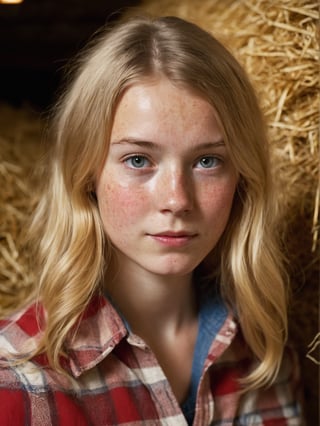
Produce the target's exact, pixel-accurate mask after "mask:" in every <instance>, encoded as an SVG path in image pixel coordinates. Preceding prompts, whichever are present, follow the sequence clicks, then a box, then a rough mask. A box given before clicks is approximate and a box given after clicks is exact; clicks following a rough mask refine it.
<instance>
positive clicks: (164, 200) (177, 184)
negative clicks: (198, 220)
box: [156, 169, 194, 215]
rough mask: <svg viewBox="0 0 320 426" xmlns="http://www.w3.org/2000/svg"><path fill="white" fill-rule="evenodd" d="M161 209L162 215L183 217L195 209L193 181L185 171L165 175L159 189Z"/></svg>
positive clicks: (172, 171) (174, 171) (158, 196)
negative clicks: (170, 214) (169, 214)
mask: <svg viewBox="0 0 320 426" xmlns="http://www.w3.org/2000/svg"><path fill="white" fill-rule="evenodd" d="M157 192H158V195H156V196H157V198H158V202H159V208H160V210H161V212H162V213H172V214H174V215H181V214H182V215H183V214H187V213H189V212H190V211H191V210H192V209H193V204H194V195H193V184H192V179H191V178H190V176H188V173H186V172H184V171H183V170H177V169H174V170H170V171H167V172H165V173H164V174H163V176H162V178H161V179H160V181H159V184H158V188H157Z"/></svg>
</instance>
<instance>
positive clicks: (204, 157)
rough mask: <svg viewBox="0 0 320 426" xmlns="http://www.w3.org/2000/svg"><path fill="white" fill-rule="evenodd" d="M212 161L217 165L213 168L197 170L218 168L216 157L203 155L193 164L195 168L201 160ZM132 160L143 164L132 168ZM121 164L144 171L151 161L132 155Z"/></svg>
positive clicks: (141, 156) (142, 156)
mask: <svg viewBox="0 0 320 426" xmlns="http://www.w3.org/2000/svg"><path fill="white" fill-rule="evenodd" d="M208 159H209V160H212V161H213V162H217V164H216V165H214V166H212V165H211V166H210V167H199V168H201V169H204V170H206V169H207V170H212V169H215V168H216V167H218V166H219V165H220V164H221V163H222V159H221V158H219V157H217V156H216V155H204V156H202V157H200V158H199V159H198V160H197V161H196V162H195V166H196V165H197V164H199V163H201V161H203V160H208ZM134 160H138V161H141V160H143V164H142V166H141V167H139V166H134V165H133V164H132V162H133V161H134ZM123 162H124V163H125V164H126V165H127V166H128V167H129V168H131V169H137V170H139V169H145V168H146V167H150V166H151V164H152V163H151V161H150V160H149V159H148V158H147V157H146V156H145V155H142V154H134V155H130V156H129V157H127V158H125V159H124V160H123ZM146 163H147V165H146Z"/></svg>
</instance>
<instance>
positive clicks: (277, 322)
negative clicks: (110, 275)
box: [30, 17, 287, 387]
mask: <svg viewBox="0 0 320 426" xmlns="http://www.w3.org/2000/svg"><path fill="white" fill-rule="evenodd" d="M74 69H75V72H74V73H73V75H72V80H71V81H72V82H71V84H70V85H69V87H68V89H67V90H66V91H65V93H64V94H63V95H62V96H61V99H60V101H59V103H58V104H57V106H56V110H55V117H54V120H53V133H52V135H53V144H52V147H51V149H50V154H49V160H50V161H49V165H48V167H47V168H46V169H45V170H44V178H43V179H44V180H47V181H46V184H45V185H44V186H45V187H44V190H43V192H42V195H41V198H40V202H39V205H38V207H37V210H36V212H35V215H34V219H33V223H32V226H31V229H30V235H31V242H32V244H33V245H34V246H35V247H36V248H37V251H36V257H37V259H38V271H39V287H38V289H37V291H38V295H37V298H38V300H39V301H41V303H42V304H43V306H44V308H45V310H46V312H47V322H46V326H45V328H44V332H43V337H42V340H41V341H40V342H39V346H38V349H37V353H39V352H43V351H45V352H46V353H47V355H48V359H49V362H50V364H51V365H52V367H53V368H55V369H58V370H60V371H61V366H60V364H59V356H60V355H61V354H62V353H63V348H64V342H65V339H66V336H67V335H68V333H70V332H73V328H74V326H75V325H76V323H77V321H78V320H79V318H80V317H81V314H82V313H83V311H84V309H85V307H86V306H87V304H88V303H89V301H90V299H91V297H92V295H93V294H94V293H95V292H96V291H99V290H100V291H101V289H102V283H103V280H104V277H105V275H106V274H107V272H108V263H109V259H110V257H111V255H112V251H111V246H110V244H109V242H108V237H107V236H105V235H104V232H103V227H102V223H101V220H100V216H99V212H98V208H97V203H96V200H95V197H94V182H95V179H96V176H97V173H98V171H99V170H100V169H101V167H102V164H103V163H104V161H105V158H106V155H107V153H108V140H109V135H110V130H111V125H112V120H113V114H114V111H115V108H116V106H117V102H118V100H119V97H120V96H121V94H122V93H123V92H124V90H125V89H126V88H127V87H129V86H130V85H132V84H133V83H135V82H139V81H140V82H141V81H143V79H145V78H146V77H150V76H153V77H154V76H157V75H162V76H165V77H166V78H168V79H169V80H170V81H172V82H173V83H175V84H180V85H183V86H186V87H189V88H191V89H192V90H196V91H197V92H198V93H199V94H200V95H201V96H203V98H204V99H206V100H207V101H208V102H210V103H211V104H212V105H213V106H214V108H215V109H216V111H217V113H218V115H219V118H220V121H221V125H222V127H223V131H224V140H225V143H226V145H227V147H228V149H229V152H230V155H231V157H232V161H233V163H234V165H235V167H236V168H237V170H238V172H239V176H240V179H239V185H238V189H237V194H236V196H235V200H234V205H233V211H232V214H231V217H230V221H229V223H228V226H227V228H226V230H225V233H224V235H223V237H222V239H221V241H220V242H219V244H218V245H217V247H215V248H214V250H213V255H214V256H213V257H214V258H215V259H217V258H218V259H220V264H214V262H213V261H212V263H210V262H209V261H207V262H206V264H207V265H208V264H209V265H210V273H211V275H214V274H217V273H218V274H219V278H220V282H221V291H222V293H223V295H224V297H225V299H226V300H227V301H228V303H229V304H230V305H231V306H232V307H233V308H234V309H235V311H236V313H237V316H238V319H239V322H240V324H241V328H242V331H243V333H244V336H245V338H246V341H247V343H248V345H249V346H250V347H251V349H252V351H253V353H254V354H255V355H256V357H257V360H258V363H257V366H256V368H255V370H254V371H252V372H251V373H250V375H249V376H248V377H247V378H246V380H245V384H246V386H247V387H258V386H262V385H265V384H268V383H270V382H272V380H273V379H274V378H275V376H276V374H277V372H278V369H279V365H280V361H281V357H282V351H283V346H284V343H285V340H286V335H287V314H286V305H287V300H286V299H287V297H286V289H285V285H284V281H283V273H282V266H281V265H282V262H281V260H280V259H281V254H280V249H279V243H278V241H277V214H276V204H275V200H274V191H273V186H272V182H271V177H270V170H269V169H270V167H269V154H268V143H267V139H266V131H265V124H264V121H263V118H262V115H261V112H260V109H259V105H258V102H257V99H256V96H255V93H254V91H253V89H252V86H251V84H250V82H249V81H248V79H247V76H246V74H245V72H244V71H243V69H242V68H241V66H240V65H239V64H238V62H237V61H236V60H235V58H234V57H233V56H232V55H231V54H230V53H229V52H228V51H227V50H226V49H225V47H223V46H222V45H221V44H220V43H219V42H218V41H217V40H216V39H215V38H213V37H212V36H211V35H210V34H209V33H207V32H205V31H203V30H202V29H200V28H199V27H197V26H195V25H193V24H191V23H189V22H186V21H183V20H181V19H179V18H175V17H162V18H156V19H152V18H147V17H136V18H131V19H130V20H128V21H126V22H121V23H118V24H116V25H115V26H114V27H112V28H111V29H108V30H104V31H103V32H102V33H101V34H100V35H99V36H98V38H97V39H95V41H94V42H93V43H91V44H90V45H89V47H88V48H87V49H86V50H85V52H84V53H82V54H81V55H80V56H79V57H78V58H77V61H76V62H75V66H74ZM209 260H210V259H209ZM217 271H218V272H217ZM33 355H34V354H33Z"/></svg>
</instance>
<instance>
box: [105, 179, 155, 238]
mask: <svg viewBox="0 0 320 426" xmlns="http://www.w3.org/2000/svg"><path fill="white" fill-rule="evenodd" d="M97 195H98V202H99V210H100V215H101V218H102V221H103V224H104V228H105V230H106V232H107V233H108V231H113V232H117V230H118V231H123V230H129V228H130V226H131V225H132V224H136V223H137V221H138V220H139V219H141V217H142V215H143V213H145V212H146V208H147V204H148V202H147V199H146V196H145V194H143V193H142V192H140V191H137V190H133V189H132V188H130V187H126V186H121V185H119V184H107V185H105V186H104V187H101V188H99V191H98V193H97Z"/></svg>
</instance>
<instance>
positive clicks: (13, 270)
mask: <svg viewBox="0 0 320 426" xmlns="http://www.w3.org/2000/svg"><path fill="white" fill-rule="evenodd" d="M40 135H41V122H40V120H39V118H38V117H37V115H36V114H35V113H33V112H32V111H31V110H30V109H28V108H23V109H20V110H16V109H14V108H12V107H9V106H8V105H0V186H1V191H0V216H1V223H0V316H5V315H6V314H7V313H8V312H10V311H11V310H12V309H14V308H15V307H16V306H17V305H19V303H20V301H22V300H23V299H24V298H25V297H26V295H27V294H28V293H29V291H30V289H31V288H32V286H33V284H34V279H33V276H32V271H31V269H30V267H29V261H28V260H29V259H28V253H27V251H26V250H25V248H24V245H23V233H24V230H25V229H24V226H25V224H26V222H27V219H28V215H29V213H30V211H31V210H32V207H33V201H34V200H33V197H32V194H33V190H32V187H33V185H34V184H35V182H34V178H33V177H32V176H33V174H32V171H33V167H34V164H36V160H37V158H38V157H39V155H40V152H41V145H40V143H39V141H40Z"/></svg>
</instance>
